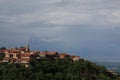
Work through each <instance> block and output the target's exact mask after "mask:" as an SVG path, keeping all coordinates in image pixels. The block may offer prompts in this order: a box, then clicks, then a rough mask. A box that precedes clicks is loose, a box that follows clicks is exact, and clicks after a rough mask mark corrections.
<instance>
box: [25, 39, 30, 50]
mask: <svg viewBox="0 0 120 80" xmlns="http://www.w3.org/2000/svg"><path fill="white" fill-rule="evenodd" d="M25 50H26V51H30V49H29V44H28V41H27V43H26V46H25Z"/></svg>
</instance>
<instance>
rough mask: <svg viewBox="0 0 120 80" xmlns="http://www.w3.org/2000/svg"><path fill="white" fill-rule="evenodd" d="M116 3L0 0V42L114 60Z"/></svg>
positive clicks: (102, 0) (116, 51)
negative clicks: (26, 44)
mask: <svg viewBox="0 0 120 80" xmlns="http://www.w3.org/2000/svg"><path fill="white" fill-rule="evenodd" d="M119 4H120V1H119V0H116V1H114V0H74V1H73V0H36V1H33V0H29V1H27V0H20V1H16V0H0V41H1V42H0V46H1V47H2V46H7V47H16V46H20V45H24V44H25V43H26V42H27V41H29V43H30V45H31V48H32V49H41V50H42V51H44V50H57V51H59V52H68V53H70V54H76V55H80V56H82V57H85V58H87V59H92V60H103V59H107V60H113V59H114V60H116V61H117V60H119V59H118V57H117V55H118V54H119V53H120V50H119V48H120V47H119V44H120V43H119V41H120V38H119V35H120V32H119V31H120V28H119V25H120V15H119V13H120V10H119V7H120V6H119ZM108 55H109V57H108ZM118 56H120V55H118ZM115 58H116V59H115Z"/></svg>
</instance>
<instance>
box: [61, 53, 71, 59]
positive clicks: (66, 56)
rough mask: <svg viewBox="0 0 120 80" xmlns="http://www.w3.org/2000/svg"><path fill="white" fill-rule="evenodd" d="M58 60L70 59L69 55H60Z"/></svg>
mask: <svg viewBox="0 0 120 80" xmlns="http://www.w3.org/2000/svg"><path fill="white" fill-rule="evenodd" d="M59 58H61V59H63V58H70V55H68V54H66V53H61V54H60V55H59Z"/></svg>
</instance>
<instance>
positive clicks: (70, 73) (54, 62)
mask: <svg viewBox="0 0 120 80" xmlns="http://www.w3.org/2000/svg"><path fill="white" fill-rule="evenodd" d="M0 80H120V76H119V75H113V74H112V73H109V72H107V70H106V69H105V67H104V66H100V65H96V64H95V63H92V62H90V61H86V60H84V59H80V60H79V61H73V60H71V59H66V58H65V59H59V58H57V59H53V58H48V59H37V58H36V57H32V59H31V60H30V65H29V67H27V68H26V67H25V66H24V65H21V64H18V63H17V64H8V63H1V64H0Z"/></svg>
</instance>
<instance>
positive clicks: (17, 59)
mask: <svg viewBox="0 0 120 80" xmlns="http://www.w3.org/2000/svg"><path fill="white" fill-rule="evenodd" d="M0 53H3V54H4V55H5V56H4V58H3V60H2V61H1V62H7V63H21V64H29V61H30V59H31V56H33V55H37V57H36V58H37V59H46V58H54V59H56V58H61V59H63V58H69V59H72V60H73V61H77V60H79V59H80V57H79V56H73V55H69V54H67V53H58V52H56V51H52V52H49V51H44V52H41V51H39V50H34V51H31V50H30V48H29V45H28V44H26V45H25V47H20V48H10V49H7V48H1V49H0Z"/></svg>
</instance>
